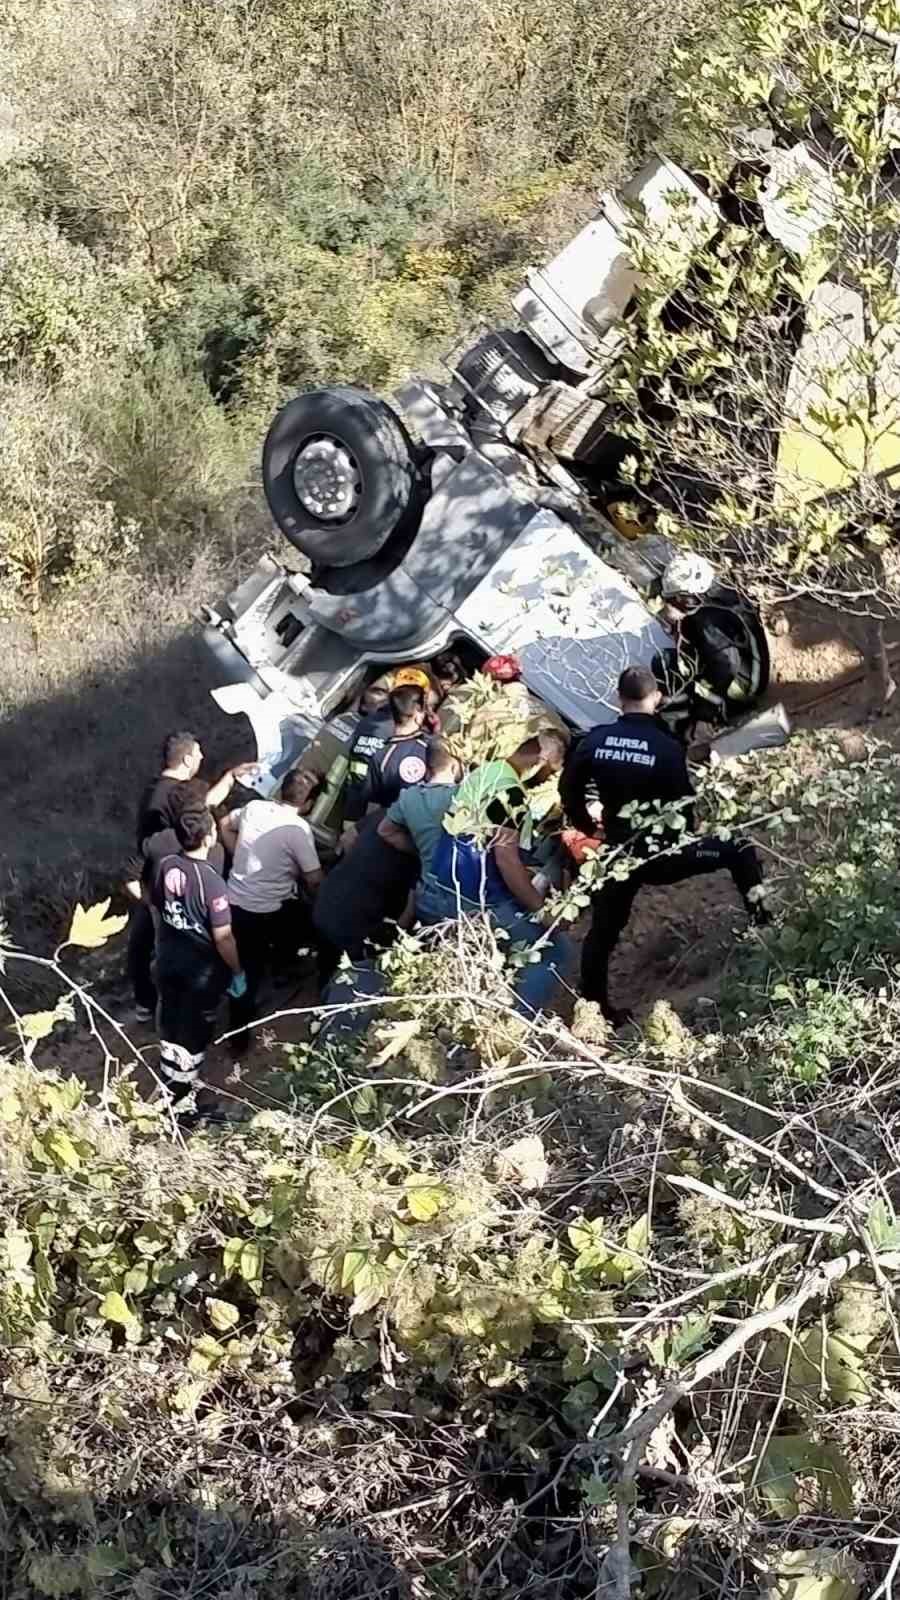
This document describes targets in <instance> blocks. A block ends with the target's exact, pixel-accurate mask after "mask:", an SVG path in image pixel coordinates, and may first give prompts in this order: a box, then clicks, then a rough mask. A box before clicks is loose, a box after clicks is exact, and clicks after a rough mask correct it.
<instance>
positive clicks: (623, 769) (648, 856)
mask: <svg viewBox="0 0 900 1600" xmlns="http://www.w3.org/2000/svg"><path fill="white" fill-rule="evenodd" d="M661 700H662V694H661V692H660V689H659V686H658V684H657V682H656V679H655V678H654V676H653V673H652V672H650V671H649V670H648V669H647V668H646V667H628V668H626V670H625V671H624V672H623V673H622V675H621V677H620V678H619V703H620V705H621V707H622V715H621V716H620V717H619V718H618V719H617V721H615V722H609V723H603V724H602V725H601V726H600V727H597V728H593V729H592V730H591V732H590V733H588V734H586V735H585V737H584V738H583V739H582V740H581V741H580V742H579V744H578V745H577V747H576V749H575V750H574V751H573V753H572V754H571V756H570V757H569V760H568V761H567V763H566V767H565V769H564V772H563V776H562V779H561V781H560V795H561V797H562V802H563V806H564V808H565V811H566V814H567V816H568V817H569V819H570V821H571V822H572V823H573V824H574V826H575V827H576V828H579V829H580V830H581V831H582V832H584V833H593V832H595V831H596V825H597V822H598V821H601V820H602V823H603V833H604V838H605V841H606V846H607V848H608V849H612V850H621V849H622V848H623V847H624V851H625V853H626V854H628V855H630V856H632V857H636V858H637V859H638V861H639V862H640V865H638V866H637V867H635V868H634V870H633V871H632V872H630V873H629V875H628V877H627V878H624V879H622V880H618V879H614V878H610V879H608V880H607V881H606V882H605V883H603V884H602V885H601V886H600V888H599V889H597V891H596V892H595V894H594V898H593V903H592V907H591V913H592V922H591V929H590V932H589V933H588V936H587V938H586V939H585V941H584V948H583V952H582V962H581V992H582V994H583V995H584V996H585V998H586V999H587V1000H594V1001H596V1002H597V1004H598V1005H599V1006H600V1008H601V1010H602V1011H603V1014H604V1016H605V1017H607V1018H608V1020H609V1021H610V1022H611V1023H612V1024H613V1026H614V1027H621V1026H622V1024H623V1023H625V1022H627V1021H630V1020H631V1014H630V1012H628V1011H617V1010H616V1009H615V1008H614V1007H613V1006H612V1005H611V1004H610V1000H609V962H610V957H611V956H612V953H613V951H614V949H615V947H616V944H617V942H618V940H619V937H620V935H621V934H622V932H623V931H624V929H625V926H626V924H627V922H628V918H629V916H630V915H631V908H632V906H633V904H634V900H635V896H636V895H637V893H638V890H639V889H641V888H642V887H643V885H644V884H646V883H651V884H666V883H680V882H681V881H682V879H683V878H696V877H699V876H700V874H701V873H706V872H719V871H720V870H723V869H724V870H725V871H727V872H730V873H731V876H732V878H733V879H734V883H735V887H736V888H737V890H738V892H739V893H740V895H741V897H742V899H743V901H744V905H745V907H746V909H747V913H748V915H749V917H750V920H751V922H754V923H757V924H760V923H763V922H767V921H768V914H767V912H766V909H765V906H764V904H763V900H762V895H763V890H762V888H761V885H762V868H761V866H760V862H759V857H758V856H757V854H756V851H755V850H754V848H753V846H752V844H750V843H748V842H747V841H746V840H742V839H722V838H719V837H718V836H717V835H716V834H708V835H705V836H703V837H701V838H699V839H695V840H693V841H692V842H689V843H687V844H679V842H678V840H679V837H680V834H679V832H678V831H677V830H675V829H674V828H671V827H669V828H666V829H664V831H663V833H662V835H656V836H654V837H651V836H650V835H649V833H648V831H647V818H646V814H645V817H644V819H643V822H642V821H641V819H640V818H639V817H638V818H635V817H634V816H633V815H628V816H625V815H623V814H622V813H623V812H624V811H625V809H626V808H627V807H628V806H630V805H631V804H633V803H634V802H635V801H636V802H638V804H639V805H647V804H648V803H654V802H655V803H661V804H663V805H665V804H671V803H672V802H675V801H679V800H680V801H682V802H684V801H686V800H689V797H690V796H692V795H693V788H692V785H691V780H690V777H689V776H688V769H687V762H686V760H685V753H684V747H683V746H682V744H681V742H680V740H678V739H676V738H675V737H674V735H673V734H671V733H670V732H669V731H668V729H667V728H666V727H665V725H664V724H663V723H662V722H660V721H659V720H658V717H657V712H658V710H659V706H660V702H661ZM679 809H680V811H681V813H682V814H683V815H684V818H685V830H684V831H686V832H688V833H693V832H694V831H695V827H694V815H693V807H692V805H691V804H690V803H688V804H687V805H682V806H681V807H680V808H679Z"/></svg>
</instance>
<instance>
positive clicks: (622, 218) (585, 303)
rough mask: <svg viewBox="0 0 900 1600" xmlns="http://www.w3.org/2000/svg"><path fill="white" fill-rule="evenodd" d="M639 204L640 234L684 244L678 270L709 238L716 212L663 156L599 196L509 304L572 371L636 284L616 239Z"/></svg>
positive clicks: (585, 362)
mask: <svg viewBox="0 0 900 1600" xmlns="http://www.w3.org/2000/svg"><path fill="white" fill-rule="evenodd" d="M635 205H636V206H639V207H640V208H641V210H642V212H643V217H644V220H645V226H646V231H647V233H648V234H650V235H657V234H658V235H661V236H664V237H666V238H667V239H669V238H672V239H675V238H677V239H679V241H683V245H684V256H685V270H687V266H688V265H689V263H690V261H691V259H692V257H693V254H694V252H695V250H696V249H697V247H698V246H699V245H700V244H702V243H703V242H704V241H705V240H706V239H708V238H710V237H711V235H712V233H713V232H714V231H715V228H716V226H717V224H718V220H719V214H718V211H717V209H716V207H715V206H714V204H713V202H712V201H711V200H710V199H709V197H708V196H707V195H705V194H704V193H703V190H702V189H700V188H699V187H698V185H697V184H695V183H694V182H693V180H692V179H691V178H689V177H688V175H687V173H686V172H682V170H681V168H680V167H677V166H675V165H674V163H673V162H671V161H666V160H665V159H663V158H662V157H656V158H655V159H654V160H653V161H650V162H648V163H647V165H646V166H644V167H642V168H641V170H640V172H638V173H637V174H636V176H635V177H634V178H633V179H632V180H631V182H630V183H629V184H627V185H626V186H625V188H624V189H623V190H622V203H620V201H619V200H617V199H616V197H615V196H614V195H611V194H606V195H602V196H601V201H600V209H599V211H598V213H597V216H596V217H595V218H594V219H593V220H592V221H591V222H589V223H587V225H586V226H585V227H584V228H582V229H581V231H580V232H579V233H577V234H576V235H575V238H574V239H572V240H571V241H570V243H569V244H567V245H566V247H565V249H563V250H561V251H560V252H559V254H558V255H557V256H555V257H554V258H553V260H552V261H551V262H549V263H548V265H547V266H545V267H542V268H540V269H539V270H534V271H531V272H529V273H528V275H527V280H526V281H527V287H526V288H524V289H522V290H521V291H520V292H519V293H518V294H517V295H516V296H515V298H514V300H513V304H514V306H515V308H516V310H517V311H518V313H519V315H520V316H521V318H522V320H523V322H524V323H525V324H526V326H527V327H528V328H529V329H531V330H533V332H534V333H535V335H536V337H537V338H538V340H539V341H540V343H541V344H543V345H544V347H545V348H546V349H548V350H549V351H550V353H551V354H552V355H554V356H555V357H556V359H557V360H559V361H562V362H563V363H564V364H565V365H566V366H569V367H572V368H573V370H574V371H576V372H583V371H585V370H587V367H588V366H589V365H591V357H592V355H593V354H594V353H595V352H596V351H598V346H599V343H600V341H601V340H602V339H603V337H604V336H605V335H606V334H608V332H609V330H610V329H611V328H612V327H614V325H615V324H616V323H617V322H618V321H619V320H620V318H621V317H622V315H623V313H624V311H625V308H626V306H627V305H628V302H629V300H630V299H631V297H632V295H633V294H634V291H635V288H636V286H637V281H638V278H637V273H636V271H635V268H634V264H633V262H632V259H631V256H630V254H629V252H628V250H627V248H626V245H625V243H624V242H623V241H624V239H625V236H626V230H627V228H628V226H629V222H630V214H629V210H628V209H627V208H628V207H631V206H635Z"/></svg>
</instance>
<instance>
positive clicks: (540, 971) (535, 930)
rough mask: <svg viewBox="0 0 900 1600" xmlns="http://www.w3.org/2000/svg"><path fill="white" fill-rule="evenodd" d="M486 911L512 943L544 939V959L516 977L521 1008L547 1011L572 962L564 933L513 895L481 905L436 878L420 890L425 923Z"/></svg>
mask: <svg viewBox="0 0 900 1600" xmlns="http://www.w3.org/2000/svg"><path fill="white" fill-rule="evenodd" d="M482 911H486V912H487V914H488V916H489V917H490V919H491V922H492V923H493V924H494V926H495V927H496V928H502V929H503V930H504V932H505V933H507V934H508V935H509V943H510V945H514V944H526V945H533V944H537V943H538V941H539V940H542V941H543V943H542V944H541V952H540V956H541V959H540V961H534V962H529V963H528V964H527V965H526V966H524V967H520V968H519V971H518V973H517V976H516V982H515V991H516V998H517V1000H518V1005H519V1010H520V1011H525V1012H528V1013H531V1012H534V1011H543V1010H545V1009H546V1007H547V1006H548V1005H549V1003H550V1001H551V1000H552V999H553V996H554V993H555V991H556V986H557V984H558V983H559V982H560V973H561V972H564V971H565V970H566V968H567V967H568V966H569V965H570V964H571V960H572V953H573V946H572V941H571V939H569V938H567V936H566V935H565V934H564V933H559V932H557V931H554V932H553V933H548V931H547V929H546V928H543V927H541V925H540V924H539V923H537V922H533V921H532V918H531V914H530V913H529V912H528V911H525V910H524V908H523V907H522V906H520V905H519V902H518V901H517V900H514V899H513V898H512V895H509V896H507V897H506V898H505V899H502V900H490V901H488V902H486V903H485V905H484V906H483V907H482V906H479V905H477V904H476V903H475V902H474V901H470V900H466V899H463V898H461V897H460V896H458V895H457V894H456V892H455V890H453V889H445V888H444V887H443V886H442V885H441V884H438V883H435V882H434V880H433V879H431V880H426V881H425V882H423V883H420V884H419V887H418V889H417V891H416V913H417V915H418V918H419V921H420V922H422V923H424V924H425V926H426V927H427V926H430V925H433V924H434V923H436V922H449V921H455V920H456V918H457V917H458V916H459V914H460V912H462V913H463V915H465V916H478V915H479V914H480V913H481V912H482Z"/></svg>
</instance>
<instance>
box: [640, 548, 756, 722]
mask: <svg viewBox="0 0 900 1600" xmlns="http://www.w3.org/2000/svg"><path fill="white" fill-rule="evenodd" d="M661 587H662V596H663V599H664V600H665V601H666V603H667V604H666V612H665V613H664V620H665V621H666V623H667V625H668V626H669V628H670V629H671V631H672V634H673V637H674V647H673V649H672V651H671V652H667V658H659V669H658V671H657V677H658V678H659V679H660V681H661V682H662V683H663V684H664V685H665V686H666V689H667V694H666V699H665V702H664V704H663V707H662V714H663V716H664V717H665V720H666V721H667V722H668V723H669V725H670V726H671V727H672V728H673V730H674V731H676V732H679V733H680V734H682V735H683V736H684V735H687V734H692V733H693V729H694V727H695V726H696V724H697V723H698V722H706V723H710V724H712V725H713V726H721V725H723V724H725V723H727V722H729V721H731V720H732V718H734V717H735V716H736V715H738V714H739V713H741V712H743V711H746V710H749V708H750V706H752V704H753V703H754V701H755V700H757V699H758V698H759V696H760V695H761V694H763V693H764V692H765V690H766V688H767V687H768V683H769V646H768V641H767V639H766V635H765V630H764V628H763V625H762V623H761V621H760V619H759V615H758V613H757V612H756V610H755V608H754V607H753V606H752V605H751V604H750V603H749V601H747V600H746V599H745V598H744V596H743V595H741V594H739V593H738V591H737V589H731V588H728V587H727V585H725V584H722V583H719V581H718V579H717V577H716V572H715V568H714V567H713V566H712V565H711V564H710V562H709V561H706V560H704V558H703V556H698V555H694V554H692V552H691V551H688V550H685V551H680V552H679V553H678V555H676V556H673V557H672V559H671V561H670V562H669V564H668V566H667V567H666V569H665V571H664V572H663V575H662V586H661ZM655 665H656V664H655Z"/></svg>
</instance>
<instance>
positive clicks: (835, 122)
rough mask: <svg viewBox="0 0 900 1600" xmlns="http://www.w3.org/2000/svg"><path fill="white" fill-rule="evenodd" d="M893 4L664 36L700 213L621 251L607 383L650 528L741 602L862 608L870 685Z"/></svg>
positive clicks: (884, 495)
mask: <svg viewBox="0 0 900 1600" xmlns="http://www.w3.org/2000/svg"><path fill="white" fill-rule="evenodd" d="M898 62H900V4H898V3H897V0H883V3H873V4H871V5H866V4H859V5H858V6H857V7H856V9H855V11H854V12H853V14H852V15H849V16H848V15H847V14H846V13H844V12H843V11H842V9H841V6H840V4H839V3H838V0H776V3H772V0H762V3H757V0H753V3H751V4H734V3H732V4H731V5H730V6H729V7H727V8H726V11H725V14H724V17H723V20H722V25H721V30H720V35H719V39H718V42H717V44H716V46H715V48H714V49H710V48H708V47H707V48H706V50H705V51H704V53H703V54H702V55H701V56H700V57H697V56H692V55H690V54H689V53H687V52H681V53H680V55H679V60H678V72H679V79H678V84H677V88H676V93H677V95H678V99H679V104H680V111H681V118H682V124H683V127H684V128H685V129H686V130H687V129H689V130H692V132H691V138H692V142H693V146H694V149H695V150H696V149H697V146H698V144H699V142H700V137H701V133H700V130H702V139H703V141H704V148H703V152H702V156H701V157H700V158H699V161H700V164H701V165H702V168H703V174H704V175H703V179H702V180H701V181H702V183H703V186H704V187H705V188H706V189H707V191H708V193H709V194H710V196H711V197H712V198H713V199H714V200H715V201H716V203H717V207H718V212H719V219H720V220H719V222H718V224H717V225H716V226H715V231H714V232H713V235H712V237H711V238H708V239H707V241H706V243H705V244H704V245H703V247H702V248H701V249H700V250H699V251H698V249H697V236H696V227H695V218H696V211H694V210H691V209H688V210H686V211H684V212H680V213H675V214H674V216H673V219H672V225H671V226H669V227H668V228H667V230H666V232H665V234H663V233H661V232H660V231H659V230H657V231H656V232H655V233H654V234H651V235H648V234H647V232H646V230H644V234H643V238H639V237H638V231H637V230H635V233H634V238H633V241H632V248H633V251H634V254H635V257H636V261H637V266H638V268H639V272H640V274H641V286H640V289H639V291H638V294H637V304H636V309H635V315H634V317H633V318H632V319H631V321H630V323H629V325H628V328H627V331H626V344H627V350H626V354H625V359H624V362H623V366H622V371H621V378H620V381H619V384H618V389H617V400H618V403H619V405H620V406H621V408H622V410H621V425H622V429H623V432H624V433H625V434H626V435H627V437H628V438H629V439H630V440H631V441H632V442H633V444H634V446H635V456H634V457H633V458H631V459H630V462H629V470H630V469H631V468H633V469H634V473H635V476H636V481H637V482H638V483H639V484H640V485H641V487H642V488H643V489H644V490H645V491H646V492H647V494H648V496H649V498H650V499H651V500H652V501H653V502H654V503H655V504H656V505H657V507H659V508H660V510H661V511H662V517H661V528H662V531H665V532H670V533H672V534H674V535H675V536H677V537H678V538H679V539H681V540H686V541H687V542H688V543H690V544H693V545H694V546H695V548H698V549H700V550H702V551H704V552H705V553H707V554H711V555H714V556H715V557H716V559H717V560H718V561H720V562H721V561H723V560H724V562H725V563H726V565H727V566H729V567H730V568H731V571H732V573H733V575H734V576H735V578H736V580H737V581H738V582H740V583H741V584H742V585H743V586H744V587H748V586H749V587H751V588H755V589H756V591H757V593H758V594H759V595H760V597H762V598H768V599H770V600H773V599H785V598H787V597H793V596H798V595H809V596H812V597H813V598H814V599H815V600H817V601H820V602H823V603H824V604H826V605H828V606H832V607H835V608H839V609H840V610H841V611H842V612H843V613H844V614H845V615H846V614H850V615H853V616H856V617H859V618H862V619H863V620H864V623H865V625H866V627H865V631H866V634H867V638H868V652H867V653H868V655H869V660H870V666H871V667H872V668H873V670H875V671H876V672H877V674H878V687H879V691H880V695H881V697H882V699H886V698H887V697H888V696H889V695H890V693H891V692H892V691H893V685H892V683H891V682H890V675H889V671H888V667H887V659H886V655H885V650H884V642H883V622H884V620H885V618H887V617H889V616H895V615H897V614H898V613H900V559H898V556H900V544H898V539H897V532H898V521H897V511H896V496H895V487H896V482H897V476H898V472H900V293H898V285H897V254H898V228H900V122H898V119H897V106H898V94H900V77H898Z"/></svg>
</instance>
